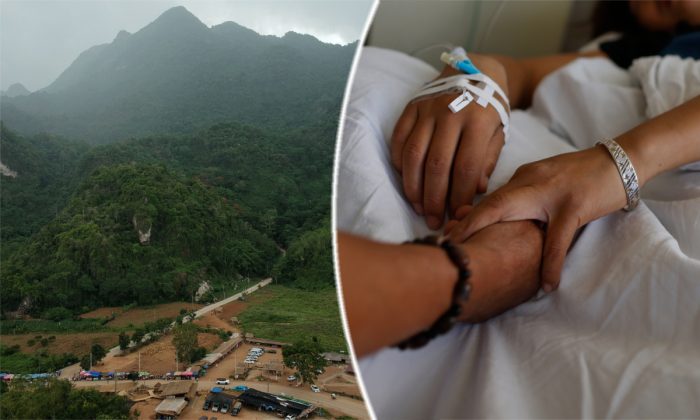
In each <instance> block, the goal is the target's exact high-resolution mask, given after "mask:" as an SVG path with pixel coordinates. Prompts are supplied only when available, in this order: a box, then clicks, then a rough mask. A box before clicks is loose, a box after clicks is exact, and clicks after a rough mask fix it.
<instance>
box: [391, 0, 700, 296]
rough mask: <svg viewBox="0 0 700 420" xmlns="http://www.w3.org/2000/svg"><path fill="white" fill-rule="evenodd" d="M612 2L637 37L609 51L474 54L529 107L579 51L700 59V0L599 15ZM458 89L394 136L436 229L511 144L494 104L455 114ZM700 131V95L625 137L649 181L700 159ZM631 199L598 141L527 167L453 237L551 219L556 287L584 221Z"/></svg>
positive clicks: (418, 110) (419, 107)
mask: <svg viewBox="0 0 700 420" xmlns="http://www.w3.org/2000/svg"><path fill="white" fill-rule="evenodd" d="M611 10H612V12H613V16H614V17H616V19H618V22H617V24H618V29H623V30H625V31H627V36H625V35H623V36H622V38H620V39H618V40H616V41H612V42H608V43H604V44H602V45H601V49H600V50H595V51H590V52H586V53H570V54H559V55H554V56H549V57H540V58H532V59H514V58H510V57H505V56H495V55H494V56H486V55H476V54H474V55H471V54H470V59H471V60H472V62H473V63H474V64H475V66H476V67H477V68H479V69H480V70H481V71H482V72H483V73H484V74H486V75H488V76H490V77H491V79H493V80H494V81H495V82H496V83H497V84H498V85H500V86H501V87H502V88H503V90H504V91H506V92H507V95H508V98H509V100H510V105H511V106H512V107H514V108H525V107H527V106H528V105H529V104H530V102H531V100H532V96H533V93H534V91H535V89H536V88H537V86H538V85H539V83H540V82H541V81H542V80H543V78H544V77H546V76H547V75H548V74H550V73H551V72H553V71H555V70H557V69H559V68H561V67H562V66H564V65H566V64H568V63H570V62H571V61H573V60H575V59H577V58H581V57H608V58H610V59H612V60H613V61H614V62H615V63H616V64H618V65H621V66H625V65H626V66H629V65H630V64H631V62H632V59H633V58H636V57H638V56H643V55H655V54H661V55H665V54H678V55H682V56H691V57H693V58H700V32H697V31H694V30H693V29H694V28H695V29H697V28H698V27H699V26H700V2H698V1H676V2H662V1H632V2H612V3H608V2H601V4H600V6H599V10H598V15H599V16H600V15H601V13H602V12H610V11H611ZM601 11H602V12H601ZM608 15H610V13H608ZM606 22H607V23H606V25H607V26H604V27H603V29H611V28H614V27H613V26H611V25H610V19H608V20H607V21H606ZM613 23H615V22H613ZM640 40H643V41H644V43H643V44H640ZM456 74H460V72H459V71H458V70H455V69H453V68H452V67H450V66H447V67H446V68H445V69H444V70H443V72H442V73H441V74H440V76H439V78H444V77H448V76H452V75H456ZM457 96H458V95H455V94H444V95H439V96H433V97H430V98H428V99H423V100H417V101H413V102H411V103H409V104H408V105H407V106H406V108H405V110H404V112H403V113H402V115H401V117H400V118H399V120H398V121H397V123H396V126H395V129H394V133H393V135H392V139H391V159H392V164H393V165H394V167H395V168H396V170H397V171H398V172H399V173H400V174H401V177H402V182H403V189H404V193H405V195H406V198H407V200H409V202H410V203H412V206H413V208H414V209H415V211H416V212H417V213H418V214H420V215H423V216H424V217H425V220H426V223H427V225H428V226H429V227H430V228H432V229H439V228H441V227H442V225H443V222H444V220H445V212H446V210H447V211H448V212H449V214H451V215H453V216H454V215H455V212H456V211H457V209H459V208H460V207H461V206H463V205H467V204H472V201H473V199H474V196H475V195H477V194H481V193H484V192H486V188H487V183H488V179H489V176H490V175H491V172H492V171H493V169H494V167H495V165H496V162H497V160H498V156H499V154H500V151H501V148H502V147H503V144H504V138H505V135H504V130H503V125H502V124H501V119H500V118H499V115H498V113H497V112H496V111H495V110H494V107H492V106H488V107H486V108H483V107H480V106H475V105H473V106H467V107H466V108H464V109H462V110H461V111H459V112H454V113H453V112H452V111H451V110H450V109H448V105H449V104H450V103H451V102H452V101H453V100H454V99H455V98H456V97H457ZM699 139H700V99H695V100H692V101H689V102H687V103H686V104H683V105H682V106H679V107H678V108H677V109H674V110H672V111H670V112H668V113H667V114H664V115H661V116H659V117H657V118H655V119H653V120H650V121H648V122H647V123H645V124H642V125H640V126H639V127H637V128H635V129H633V130H631V131H629V132H627V133H625V134H623V135H621V136H619V137H618V138H617V143H618V144H619V145H620V146H621V147H622V149H623V150H624V151H626V152H627V155H628V156H629V159H630V160H631V162H632V164H633V166H634V168H635V169H636V170H637V175H638V177H639V179H638V181H639V186H640V187H641V186H642V185H644V183H646V181H648V180H649V179H650V178H652V177H654V176H655V175H657V174H659V173H660V172H663V171H666V170H670V169H673V168H676V167H678V166H680V165H682V164H684V163H688V162H694V161H697V160H698V159H700V156H699V154H700V143H699V141H700V140H699ZM600 140H601V141H602V140H604V139H600ZM625 199H626V194H625V190H624V189H623V188H622V183H621V182H620V175H619V174H618V171H617V168H616V166H615V163H614V161H613V160H612V159H611V155H610V154H609V153H608V152H607V151H606V149H605V148H603V147H602V146H596V147H593V148H591V149H589V150H583V151H581V152H577V153H572V154H567V155H561V156H556V157H553V158H550V159H546V160H543V161H541V162H536V163H533V164H530V165H526V166H523V167H522V168H520V169H519V170H518V171H517V172H516V174H515V175H514V177H513V179H512V180H511V181H510V182H509V183H508V185H505V186H503V187H502V188H501V189H499V190H498V191H496V192H495V193H494V194H491V196H490V197H489V198H488V199H486V200H484V202H483V203H482V204H481V205H479V206H478V207H477V208H476V209H475V210H474V211H473V212H471V213H470V215H469V217H468V218H467V219H465V220H464V221H462V222H461V223H460V224H458V225H457V227H456V228H455V229H453V230H452V231H451V232H450V236H451V237H452V238H453V239H455V240H463V239H465V238H467V237H468V236H469V235H470V234H472V233H474V232H476V231H477V230H479V229H481V228H483V227H485V226H487V225H490V224H493V223H496V222H498V221H506V220H524V219H537V220H540V221H542V222H545V223H547V224H548V229H547V235H546V240H545V246H544V255H543V267H542V281H543V288H544V289H545V290H546V291H551V290H554V289H555V288H556V287H557V285H558V283H559V274H560V272H561V268H562V265H563V261H564V257H565V255H566V251H567V250H568V248H569V245H570V244H571V241H572V238H573V236H574V233H575V232H576V230H577V229H578V228H580V227H582V226H584V225H585V224H586V223H588V222H590V221H591V220H594V219H596V218H599V217H602V216H604V215H606V214H608V213H611V212H613V211H615V210H618V209H620V208H622V207H624V206H625Z"/></svg>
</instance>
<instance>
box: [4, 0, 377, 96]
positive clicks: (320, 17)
mask: <svg viewBox="0 0 700 420" xmlns="http://www.w3.org/2000/svg"><path fill="white" fill-rule="evenodd" d="M180 5H181V6H185V7H186V8H187V9H188V10H189V11H190V12H192V13H193V14H194V15H195V16H197V17H198V18H199V19H200V20H201V21H202V22H204V23H205V24H206V25H207V26H212V25H217V24H219V23H222V22H226V21H229V20H231V21H234V22H236V23H239V24H241V25H243V26H246V27H248V28H250V29H253V30H255V31H256V32H258V33H261V34H265V35H278V36H281V35H284V33H286V32H287V31H294V32H299V33H306V34H311V35H313V36H315V37H317V38H318V39H320V40H322V41H324V42H330V43H335V44H347V43H349V42H353V41H355V40H357V39H359V38H360V37H361V35H362V30H363V28H364V23H365V19H366V18H367V15H368V14H369V11H370V9H371V5H372V0H342V1H337V0H315V1H313V0H311V1H309V0H274V1H273V0H228V1H223V0H218V1H211V0H183V1H177V0H118V1H114V0H0V88H1V89H3V90H5V89H7V87H8V86H10V85H11V84H13V83H16V82H20V83H22V84H23V85H24V86H25V87H26V88H27V89H29V90H31V91H35V90H38V89H41V88H43V87H46V86H47V85H49V84H50V83H51V82H53V81H54V80H55V79H56V78H57V77H58V76H59V74H61V72H62V71H63V70H65V69H66V68H67V67H68V66H69V65H70V64H71V63H72V62H73V60H75V59H76V58H77V57H78V55H79V54H80V53H81V52H83V51H84V50H86V49H87V48H89V47H91V46H93V45H97V44H104V43H108V42H112V40H113V39H114V37H115V36H116V35H117V33H118V32H119V31H120V30H122V29H125V30H127V31H129V32H131V33H133V32H136V31H138V30H139V29H141V28H142V27H144V26H146V25H147V24H148V23H150V22H152V21H153V20H155V19H156V18H157V17H158V16H159V15H160V14H161V13H163V12H164V11H165V10H167V9H169V8H171V7H174V6H180Z"/></svg>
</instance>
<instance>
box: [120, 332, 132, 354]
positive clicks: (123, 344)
mask: <svg viewBox="0 0 700 420" xmlns="http://www.w3.org/2000/svg"><path fill="white" fill-rule="evenodd" d="M129 341H130V340H129V335H128V334H127V333H125V332H123V331H122V332H120V333H119V349H120V350H126V349H127V348H129Z"/></svg>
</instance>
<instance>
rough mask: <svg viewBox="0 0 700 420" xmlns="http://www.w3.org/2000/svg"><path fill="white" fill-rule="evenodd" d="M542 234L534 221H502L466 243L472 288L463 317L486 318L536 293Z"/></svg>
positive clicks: (468, 318)
mask: <svg viewBox="0 0 700 420" xmlns="http://www.w3.org/2000/svg"><path fill="white" fill-rule="evenodd" d="M461 211H462V210H461V209H460V212H461ZM458 213H459V212H458ZM458 215H461V214H458ZM449 223H450V224H452V223H455V222H454V221H451V222H449ZM543 236H544V235H543V232H542V230H541V229H540V228H538V227H537V226H536V225H535V224H534V223H533V222H531V221H518V222H503V223H497V224H495V225H491V226H489V227H487V228H485V229H482V230H481V231H479V232H477V233H476V234H475V235H473V236H471V237H470V238H469V239H468V240H467V241H466V242H465V243H464V248H465V250H466V252H467V254H468V255H469V259H470V263H469V268H470V270H471V271H472V277H471V279H470V281H471V284H472V292H471V295H470V297H469V301H468V302H467V304H466V305H465V307H464V308H463V309H464V311H463V314H462V315H463V316H462V320H464V321H466V322H481V321H485V320H487V319H489V318H492V317H494V316H496V315H499V314H501V313H502V312H505V311H506V310H508V309H511V308H513V307H515V306H517V305H519V304H520V303H522V302H524V301H526V300H527V299H529V298H531V297H532V296H534V294H535V293H536V292H537V290H538V288H539V284H540V275H539V273H540V261H541V258H542V243H543Z"/></svg>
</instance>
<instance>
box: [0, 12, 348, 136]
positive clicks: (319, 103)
mask: <svg viewBox="0 0 700 420" xmlns="http://www.w3.org/2000/svg"><path fill="white" fill-rule="evenodd" d="M355 47H356V44H349V45H346V46H338V45H332V44H325V43H322V42H320V41H319V40H317V39H316V38H314V37H312V36H309V35H300V34H296V33H294V32H289V33H287V34H286V35H285V36H283V37H281V38H280V37H275V36H262V35H259V34H257V33H255V32H254V31H252V30H249V29H247V28H244V27H242V26H240V25H238V24H236V23H233V22H226V23H223V24H221V25H217V26H214V27H212V28H208V27H207V26H206V25H204V24H203V23H202V22H200V21H199V20H198V19H197V18H196V17H195V16H194V15H192V14H191V13H190V12H188V11H187V10H186V9H185V8H184V7H175V8H173V9H170V10H168V11H166V12H165V13H163V14H162V15H161V16H160V17H159V18H158V19H156V20H155V21H154V22H152V23H151V24H149V25H147V26H146V27H144V28H143V29H141V30H139V31H138V32H136V33H134V34H128V33H127V32H124V31H122V32H120V33H119V34H118V35H117V36H116V38H115V39H114V41H113V42H112V43H110V44H105V45H98V46H95V47H92V48H90V49H88V50H87V51H85V52H83V53H82V54H81V55H80V56H79V57H78V58H77V59H76V60H75V61H74V62H73V64H71V66H70V67H68V68H67V69H66V70H65V71H64V72H63V73H62V74H61V75H60V76H59V77H58V79H57V80H56V81H55V82H53V83H52V84H51V85H49V86H48V87H46V88H44V89H41V90H40V91H37V92H35V93H33V94H31V95H28V96H22V97H16V98H8V97H3V98H2V108H3V116H2V118H3V121H4V122H5V123H6V124H7V125H9V126H10V127H11V128H12V129H13V130H17V131H18V132H20V133H22V134H32V133H38V132H50V133H52V134H58V135H63V136H66V137H69V138H72V139H76V140H84V141H87V142H90V143H93V144H101V143H108V142H111V141H114V140H117V139H124V138H128V137H134V136H144V135H152V134H164V133H191V132H194V131H196V130H199V129H204V128H207V127H210V126H212V125H214V124H216V123H219V122H230V121H237V122H242V123H249V124H253V125H258V126H265V127H275V128H284V129H288V128H292V127H297V126H299V125H303V124H307V123H312V122H314V121H315V120H317V119H318V118H321V117H323V116H324V115H325V114H326V112H327V110H328V109H329V108H334V107H337V106H338V104H339V103H340V101H341V98H342V95H343V91H344V86H345V81H346V79H347V75H348V73H349V70H350V64H351V61H352V56H353V53H354V50H355Z"/></svg>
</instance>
